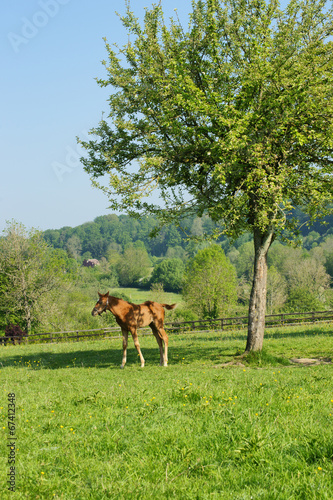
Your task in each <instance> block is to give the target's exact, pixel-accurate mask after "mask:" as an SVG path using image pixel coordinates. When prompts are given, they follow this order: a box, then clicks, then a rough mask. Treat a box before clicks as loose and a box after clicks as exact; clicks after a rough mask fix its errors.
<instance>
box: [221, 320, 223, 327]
mask: <svg viewBox="0 0 333 500" xmlns="http://www.w3.org/2000/svg"><path fill="white" fill-rule="evenodd" d="M221 330H223V318H222V319H221Z"/></svg>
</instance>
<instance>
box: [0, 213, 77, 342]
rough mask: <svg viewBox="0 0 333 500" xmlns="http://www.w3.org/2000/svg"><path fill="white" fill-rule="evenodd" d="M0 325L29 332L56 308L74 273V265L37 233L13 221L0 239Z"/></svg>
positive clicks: (64, 254)
mask: <svg viewBox="0 0 333 500" xmlns="http://www.w3.org/2000/svg"><path fill="white" fill-rule="evenodd" d="M0 255H1V260H0V286H1V291H2V300H1V306H0V324H1V326H4V325H6V324H8V323H18V324H19V325H20V326H21V327H22V328H23V329H24V330H26V331H27V332H29V331H30V330H31V328H32V326H36V325H38V324H40V323H42V322H43V321H45V320H46V317H47V315H49V314H52V313H53V312H54V311H55V310H56V309H57V304H56V301H55V300H54V299H55V297H59V296H60V295H61V293H63V292H64V291H65V289H66V287H68V285H69V284H70V282H71V281H72V279H73V275H75V272H76V263H75V262H74V263H73V261H71V260H70V259H69V258H68V256H67V254H66V253H65V252H63V251H61V250H54V249H52V248H50V247H49V246H48V245H47V243H46V242H45V240H44V239H43V237H42V234H41V232H40V231H36V230H34V229H32V230H31V231H27V230H26V228H25V227H24V226H23V225H22V224H19V223H17V222H14V221H13V222H11V223H9V224H8V227H7V229H6V230H5V231H4V237H3V238H1V239H0Z"/></svg>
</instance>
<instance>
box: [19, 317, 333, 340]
mask: <svg viewBox="0 0 333 500" xmlns="http://www.w3.org/2000/svg"><path fill="white" fill-rule="evenodd" d="M247 321H248V317H247V316H235V317H231V318H219V319H213V320H196V321H182V322H178V321H177V322H175V321H173V322H169V323H165V328H166V330H167V332H168V334H169V335H170V334H181V333H189V334H190V333H191V332H206V331H212V330H213V331H216V332H223V331H232V330H240V329H244V328H246V327H247ZM332 321H333V311H311V312H303V313H281V314H271V315H267V316H266V328H273V327H283V326H295V325H306V324H313V323H329V322H332ZM139 333H140V335H152V332H151V330H150V328H149V327H147V328H142V329H140V330H139ZM120 337H121V330H120V328H119V327H118V326H115V327H110V328H97V329H94V330H71V331H66V332H51V333H50V332H48V333H32V334H30V335H29V336H28V337H24V339H23V341H24V342H25V343H44V342H47V343H52V342H62V341H65V342H70V341H74V342H75V341H79V340H81V339H88V340H94V339H101V338H105V339H119V338H120Z"/></svg>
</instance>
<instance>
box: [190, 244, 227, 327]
mask: <svg viewBox="0 0 333 500" xmlns="http://www.w3.org/2000/svg"><path fill="white" fill-rule="evenodd" d="M183 295H184V298H185V301H186V302H187V303H188V305H189V306H190V307H191V308H192V310H193V311H194V312H196V313H197V314H198V316H199V317H200V318H205V319H214V318H218V317H221V316H226V315H227V314H228V312H229V311H230V310H231V309H232V307H233V306H234V305H235V303H236V272H235V268H234V267H233V266H232V264H231V263H230V261H229V260H228V259H227V258H226V256H225V254H224V252H223V250H222V248H221V247H220V246H218V245H212V246H210V247H208V248H205V249H204V250H200V251H199V252H198V253H197V255H196V256H195V257H194V258H193V259H191V260H190V261H189V263H188V265H187V270H186V274H185V277H184V289H183Z"/></svg>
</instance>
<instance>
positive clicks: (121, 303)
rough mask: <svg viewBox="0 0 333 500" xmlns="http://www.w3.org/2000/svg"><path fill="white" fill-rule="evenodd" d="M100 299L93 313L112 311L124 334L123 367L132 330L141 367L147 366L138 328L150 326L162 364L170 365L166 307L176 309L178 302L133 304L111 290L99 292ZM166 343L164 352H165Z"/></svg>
mask: <svg viewBox="0 0 333 500" xmlns="http://www.w3.org/2000/svg"><path fill="white" fill-rule="evenodd" d="M98 295H99V301H98V302H97V303H96V305H95V307H94V309H93V310H92V313H91V314H92V315H93V316H97V315H98V314H102V313H103V312H104V311H106V310H109V311H111V312H112V314H113V315H114V317H115V318H116V321H117V323H118V325H119V326H120V328H121V331H122V334H123V361H122V363H121V368H124V366H125V364H126V358H127V344H128V332H131V334H132V337H133V340H134V345H135V347H136V350H137V351H138V353H139V356H140V361H141V367H142V368H143V367H144V366H145V360H144V358H143V356H142V352H141V349H140V344H139V340H138V333H137V329H138V328H142V327H144V326H150V328H151V330H152V332H153V334H154V335H155V338H156V340H157V343H158V347H159V349H160V365H161V366H168V336H167V334H166V333H165V330H164V308H166V309H174V308H175V307H176V304H172V305H168V304H159V303H158V302H151V301H150V300H147V302H144V304H139V305H137V304H131V303H130V302H127V301H126V300H123V299H118V298H117V297H112V296H111V295H109V292H108V293H106V294H105V295H102V294H101V293H98ZM163 344H164V353H163Z"/></svg>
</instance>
